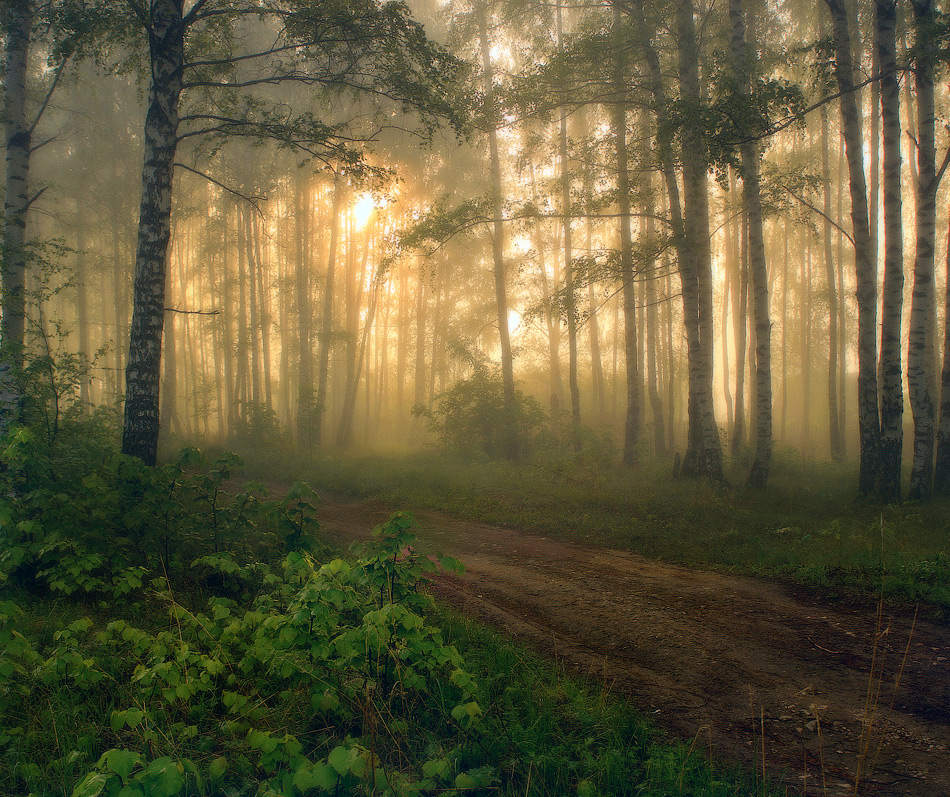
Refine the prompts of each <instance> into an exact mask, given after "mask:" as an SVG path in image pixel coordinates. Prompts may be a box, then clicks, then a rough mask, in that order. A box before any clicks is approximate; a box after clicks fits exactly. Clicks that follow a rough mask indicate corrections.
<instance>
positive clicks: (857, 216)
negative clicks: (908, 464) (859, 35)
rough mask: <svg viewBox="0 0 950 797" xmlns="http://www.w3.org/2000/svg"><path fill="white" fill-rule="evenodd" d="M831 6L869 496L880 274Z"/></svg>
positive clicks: (842, 19) (839, 13) (874, 468)
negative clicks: (848, 211) (878, 282)
mask: <svg viewBox="0 0 950 797" xmlns="http://www.w3.org/2000/svg"><path fill="white" fill-rule="evenodd" d="M825 2H826V3H827V5H828V8H829V9H830V11H831V18H832V29H833V34H834V45H835V77H836V79H837V83H838V89H839V91H840V92H841V99H840V109H841V128H842V138H843V139H844V145H845V153H846V155H847V161H848V175H849V180H848V186H849V191H850V193H851V226H852V238H853V239H854V255H855V267H854V268H855V278H856V282H857V291H856V292H857V301H858V440H859V448H860V469H859V475H858V488H859V489H860V490H861V492H863V493H869V492H873V491H874V490H875V488H876V483H877V476H878V462H879V457H880V447H881V420H880V415H879V409H878V394H877V390H878V386H877V269H876V264H875V263H874V257H873V252H872V248H871V233H870V227H869V221H868V192H867V182H866V180H865V177H864V144H863V139H862V135H861V112H860V109H859V107H858V104H857V102H856V100H855V96H854V90H855V88H854V78H853V67H852V55H851V34H850V31H849V27H848V14H847V9H846V8H845V5H844V3H843V0H825Z"/></svg>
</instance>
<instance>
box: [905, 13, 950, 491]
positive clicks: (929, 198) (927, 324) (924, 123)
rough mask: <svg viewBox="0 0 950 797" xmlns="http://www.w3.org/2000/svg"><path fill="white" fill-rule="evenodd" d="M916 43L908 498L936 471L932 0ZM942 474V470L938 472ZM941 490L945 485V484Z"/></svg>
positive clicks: (918, 16) (927, 487) (920, 18)
mask: <svg viewBox="0 0 950 797" xmlns="http://www.w3.org/2000/svg"><path fill="white" fill-rule="evenodd" d="M913 8H914V22H915V24H916V27H917V30H918V34H917V46H918V48H921V50H922V51H921V52H920V53H919V55H918V62H917V65H916V66H917V68H916V70H915V71H914V82H915V87H916V89H917V222H916V224H917V251H916V255H915V257H914V287H913V292H912V295H911V309H910V335H909V340H908V346H907V380H908V388H909V392H910V407H911V412H912V413H913V415H914V459H913V465H912V467H911V472H910V490H909V492H908V495H909V497H910V498H912V499H926V498H929V497H930V494H931V484H932V482H933V476H934V465H933V462H934V396H933V394H932V392H931V368H932V363H933V359H934V348H935V347H934V239H935V237H936V226H937V174H936V147H935V143H934V128H935V124H936V122H935V107H934V52H933V51H934V41H933V38H932V37H931V36H930V35H929V28H930V26H931V25H932V24H933V22H934V3H933V0H917V2H914V3H913ZM942 475H943V474H942ZM943 489H945V487H944V488H943Z"/></svg>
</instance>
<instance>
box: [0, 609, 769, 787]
mask: <svg viewBox="0 0 950 797" xmlns="http://www.w3.org/2000/svg"><path fill="white" fill-rule="evenodd" d="M0 597H4V598H16V599H17V603H19V604H20V606H22V607H24V609H25V615H24V616H23V617H22V618H21V620H20V622H19V623H18V630H19V632H20V633H21V634H23V636H24V637H25V638H27V639H29V640H30V642H31V643H32V645H33V646H34V648H35V649H36V650H37V651H38V652H40V653H41V655H42V658H44V659H45V662H46V663H44V664H42V665H40V667H39V668H38V672H40V671H42V675H41V676H38V678H37V680H36V681H35V682H34V683H33V684H32V687H31V690H30V701H29V702H30V706H29V708H27V707H26V706H24V707H23V709H22V710H18V711H15V712H13V713H11V714H10V715H8V716H6V717H5V718H3V722H2V723H0V739H2V741H3V744H0V761H2V760H3V759H4V758H6V759H7V760H6V762H5V764H6V766H5V767H0V769H4V768H5V769H6V773H7V774H6V775H4V776H0V784H2V786H3V789H4V792H5V793H9V794H14V793H20V790H21V788H22V787H25V786H26V785H27V784H29V791H30V792H31V793H32V794H37V795H40V794H42V795H64V796H65V795H71V794H76V793H77V792H75V791H74V789H76V787H77V783H79V782H80V780H81V778H82V777H83V775H84V773H86V772H88V771H90V768H91V767H92V765H93V764H94V763H95V762H96V760H97V759H98V758H99V756H100V755H102V754H103V752H104V751H105V750H106V749H109V748H116V747H120V748H123V749H127V750H136V749H139V747H140V746H141V750H140V752H141V753H142V755H143V756H145V757H146V758H151V759H152V760H156V759H158V760H164V759H160V758H159V757H160V756H169V757H170V760H171V762H177V761H185V760H187V761H188V762H189V766H191V765H192V764H193V765H194V766H195V767H196V768H197V769H196V771H200V772H206V771H207V770H208V768H209V766H211V765H213V763H214V762H215V761H220V760H222V757H224V758H226V759H227V775H226V776H225V781H223V782H217V786H215V785H214V782H209V780H208V778H207V776H206V779H205V785H204V786H201V785H200V784H201V782H200V781H199V780H193V779H190V778H188V777H187V773H188V772H189V771H190V770H189V769H188V767H186V768H185V770H184V772H185V775H186V777H185V782H184V784H183V785H182V787H181V791H180V792H171V791H169V792H168V793H169V794H171V793H178V794H181V795H196V794H215V793H218V792H217V791H216V789H217V788H223V787H224V784H225V783H227V786H228V788H227V793H232V794H248V795H250V794H255V793H261V792H260V791H259V790H258V786H257V784H258V778H259V777H260V775H259V771H258V770H257V768H256V767H255V764H254V757H253V755H252V754H251V753H252V751H249V750H248V749H245V748H246V745H241V744H240V739H239V738H232V737H233V734H232V735H229V734H228V733H223V732H222V733H221V735H220V737H218V736H217V735H210V736H209V735H208V734H207V733H201V734H198V735H195V736H193V737H191V738H189V736H188V735H187V734H184V735H183V734H182V731H183V729H184V728H186V727H188V725H187V724H186V723H188V722H196V723H200V719H197V718H196V717H197V716H198V713H197V712H199V711H213V706H214V704H215V701H213V700H210V699H205V700H204V702H203V704H202V705H203V708H201V709H199V708H198V707H197V706H195V708H194V709H193V710H192V712H191V719H190V720H186V721H185V722H184V723H183V722H182V721H181V717H178V716H176V715H175V714H174V712H170V711H167V709H163V707H162V701H161V700H160V699H159V698H158V697H157V696H156V697H154V698H153V699H152V700H145V701H144V702H142V694H141V693H140V692H138V693H137V692H136V690H135V689H134V688H133V687H134V685H133V683H131V682H130V681H129V675H130V672H131V667H130V664H129V663H128V662H127V661H125V660H123V657H122V656H120V655H117V653H116V650H115V649H114V648H113V647H112V646H110V645H109V644H106V643H105V642H104V637H103V636H102V630H103V629H104V628H105V625H106V624H107V623H108V622H110V621H112V620H115V619H116V613H115V612H114V611H112V609H111V607H109V606H106V605H103V604H100V605H90V604H88V603H87V604H82V603H77V602H74V601H64V600H53V599H50V598H44V597H37V596H36V595H26V594H16V593H15V592H10V591H7V592H6V594H5V595H3V596H0ZM87 615H88V616H89V617H90V620H91V623H90V627H89V629H88V631H84V632H82V633H78V634H75V635H73V636H71V637H70V638H72V642H70V644H69V645H68V647H69V650H70V651H75V652H77V653H79V654H81V656H82V658H83V659H85V661H86V662H87V666H88V668H89V670H88V671H89V672H93V671H95V672H96V673H101V674H102V677H101V679H99V680H96V681H95V682H82V681H81V680H79V679H78V678H77V673H75V672H70V673H67V672H66V671H65V665H64V671H63V672H62V673H61V674H60V675H59V676H56V675H54V674H53V670H55V669H56V664H55V662H56V659H57V656H59V657H62V650H63V633H64V631H65V632H67V635H69V634H68V629H69V628H70V627H71V624H75V623H76V622H77V621H78V622H80V623H82V622H85V621H84V619H83V618H85V617H86V616H87ZM427 620H428V622H430V623H432V624H433V625H435V626H438V627H441V629H442V634H443V636H444V639H445V641H446V642H447V643H448V644H453V645H455V646H456V647H457V648H458V649H459V650H460V651H461V652H462V655H463V657H464V659H465V666H466V668H467V670H468V671H469V672H470V673H471V674H472V676H473V677H474V678H475V680H476V682H477V691H476V692H475V695H474V697H475V699H476V700H477V701H478V703H479V704H480V705H481V706H483V707H484V713H483V714H482V716H481V718H480V723H479V727H473V728H470V729H469V730H468V732H467V733H464V734H462V736H461V741H460V738H459V737H458V736H457V735H454V734H453V733H452V732H448V733H447V732H446V728H445V723H444V721H442V720H440V719H439V718H440V717H444V716H445V714H446V713H447V709H448V706H449V705H450V699H449V698H448V697H447V696H443V695H441V694H439V693H438V691H436V692H433V693H432V695H431V696H430V701H429V702H428V703H427V705H426V706H425V707H424V708H423V709H422V710H419V711H417V712H416V713H415V714H414V715H413V716H411V717H404V716H403V717H399V716H398V715H389V714H386V713H385V712H380V713H377V714H376V721H375V722H374V723H372V728H371V730H368V728H367V722H366V718H364V720H363V722H362V727H361V724H360V723H359V722H354V723H353V724H352V727H351V733H354V734H358V735H357V736H356V738H355V741H356V742H357V743H360V742H362V743H363V744H365V745H367V746H369V745H370V744H372V746H373V749H374V750H375V751H376V753H377V754H378V755H380V756H381V757H382V758H384V759H386V758H388V759H390V760H392V759H394V758H399V757H401V756H405V754H406V750H407V749H408V751H409V755H410V756H414V757H416V758H419V759H421V760H426V758H428V760H430V761H431V760H438V756H439V754H440V751H442V750H453V751H454V752H453V753H452V754H451V757H452V761H453V767H454V768H456V769H458V770H460V771H466V772H471V773H474V774H477V773H478V772H479V771H482V770H484V771H490V772H491V773H492V775H491V780H492V785H491V786H490V787H488V788H483V789H475V788H473V789H471V790H463V791H456V790H455V789H454V788H451V787H450V788H442V789H439V790H438V793H443V794H459V795H461V794H473V795H479V794H484V795H512V796H514V795H531V796H533V797H555V796H557V797H560V796H561V795H580V796H581V797H592V796H593V795H618V796H619V795H638V797H659V796H660V795H696V796H697V797H698V796H699V795H705V796H708V797H726V796H727V795H749V794H756V795H759V794H761V795H763V796H765V795H769V794H779V793H781V792H779V791H778V790H777V787H775V786H774V785H773V784H769V783H765V782H763V781H762V780H761V778H760V777H759V776H758V774H749V773H747V772H744V771H743V770H741V769H739V768H738V767H734V766H733V767H730V766H725V765H722V764H720V763H719V762H715V761H713V760H712V759H711V758H710V757H709V756H707V755H706V751H704V750H702V749H700V748H701V745H698V744H695V745H686V744H682V743H678V742H670V741H669V740H667V739H665V738H664V737H663V735H662V734H661V733H660V732H659V731H658V730H657V729H656V728H655V727H654V726H653V725H652V724H651V723H650V722H649V721H648V720H645V719H643V718H642V717H640V716H639V715H638V714H637V713H636V711H635V710H634V709H633V708H632V707H631V706H630V705H629V704H628V703H627V702H626V701H625V700H623V699H620V698H618V697H616V696H614V695H612V694H610V693H609V692H607V691H606V690H605V689H604V687H603V686H602V685H593V686H592V685H591V684H589V683H584V682H582V681H579V680H577V679H574V678H570V677H567V676H566V675H565V674H564V672H563V671H562V670H561V669H560V668H559V667H558V666H557V664H552V663H550V662H546V661H543V660H541V659H539V658H538V657H536V656H535V655H533V654H532V653H531V652H529V651H528V650H526V649H525V648H523V647H521V646H519V645H517V644H514V643H512V642H510V641H508V640H505V639H504V638H502V637H501V636H499V635H497V634H496V633H494V632H493V631H490V630H488V629H486V628H485V627H483V626H481V625H479V624H477V623H473V622H471V621H469V620H467V619H465V618H463V617H461V616H460V615H458V614H456V613H454V612H452V611H451V610H448V609H445V608H441V607H440V608H435V609H433V610H432V612H431V614H430V615H429V617H428V618H427ZM72 627H73V628H75V625H73V626H72ZM138 627H139V628H141V629H143V630H145V631H146V632H148V633H160V632H161V631H162V630H166V629H167V618H163V617H162V614H161V612H155V613H154V614H152V621H147V620H145V618H141V617H140V622H139V624H138ZM229 688H235V687H233V686H231V687H229ZM136 700H138V701H139V702H138V704H139V705H141V707H142V708H143V709H144V710H145V711H146V712H147V714H148V716H149V717H150V723H151V724H150V733H149V734H147V735H146V736H145V738H144V739H143V738H139V737H137V736H136V734H134V733H131V732H130V731H129V730H124V731H121V732H119V731H116V729H115V727H114V726H110V717H112V716H114V715H113V712H115V711H117V710H120V709H123V708H126V707H127V706H128V705H134V704H136ZM295 702H296V698H295V697H294V696H291V695H288V694H284V695H281V697H280V700H279V701H277V702H275V703H274V704H273V705H271V706H269V707H268V710H267V718H266V720H265V719H262V720H260V722H261V727H262V728H263V727H266V728H269V729H270V730H271V731H273V733H274V734H277V733H285V732H287V733H291V734H294V735H296V736H297V737H298V738H300V739H301V740H302V741H303V740H306V746H307V747H308V748H311V749H312V748H320V747H326V744H325V742H321V740H320V739H321V737H322V735H325V734H327V733H333V732H332V731H331V730H330V729H328V728H327V729H321V728H320V727H319V723H314V722H312V721H311V722H310V723H308V722H307V721H306V719H305V717H303V716H302V715H301V714H300V712H299V711H298V710H296V708H297V707H296V706H295ZM443 702H444V703H445V705H442V704H443ZM14 723H15V725H16V731H15V738H4V734H3V726H6V727H10V726H11V725H13V724H14ZM226 724H227V723H222V728H223V727H224V726H225V725H226ZM232 724H233V723H232ZM242 733H243V732H242ZM369 733H371V734H372V743H370V742H369V741H368V740H367V739H368V734H369ZM332 744H333V743H332V742H331V745H330V746H332ZM4 747H6V748H7V750H6V754H2V753H3V748H4ZM14 750H15V751H16V752H15V756H14V758H13V759H10V758H9V756H10V755H11V754H14ZM168 766H171V764H168ZM171 771H172V774H174V770H171ZM242 773H245V774H243V775H242ZM176 777H177V776H176ZM156 782H157V781H156ZM110 785H111V784H110ZM153 787H154V788H157V787H155V786H154V785H153ZM114 788H117V787H113V788H112V789H108V788H107V789H106V790H105V791H103V792H101V793H102V794H107V793H108V794H112V793H113V791H114ZM209 789H210V791H209ZM24 793H25V792H24ZM82 793H83V794H85V793H86V792H82ZM89 793H93V792H92V791H90V792H89ZM130 793H131V792H130ZM156 793H157V792H156ZM162 793H165V792H162ZM222 793H223V792H222ZM264 793H268V794H272V793H273V792H269V791H265V792H264ZM281 793H283V792H281ZM307 793H308V794H311V793H312V794H317V793H323V792H317V791H314V792H307ZM331 793H334V794H337V795H347V794H363V793H367V794H368V793H370V792H369V791H366V792H364V791H363V788H362V787H361V786H360V787H358V788H357V786H356V784H353V785H352V786H351V788H349V789H347V788H344V789H343V790H340V789H339V788H337V790H336V791H335V792H333V791H331ZM373 793H377V792H373ZM379 793H384V792H379ZM397 793H401V792H397ZM409 793H410V792H406V794H409ZM412 793H414V792H412ZM424 793H430V792H428V791H426V792H424ZM432 793H435V792H432ZM287 794H288V795H290V794H293V795H298V794H300V792H298V791H292V792H287Z"/></svg>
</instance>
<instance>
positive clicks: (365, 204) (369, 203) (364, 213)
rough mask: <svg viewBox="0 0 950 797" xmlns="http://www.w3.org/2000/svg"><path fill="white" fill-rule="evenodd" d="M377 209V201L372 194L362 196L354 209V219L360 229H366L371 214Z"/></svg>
mask: <svg viewBox="0 0 950 797" xmlns="http://www.w3.org/2000/svg"><path fill="white" fill-rule="evenodd" d="M375 208H376V200H375V199H373V195H372V194H362V195H361V196H360V198H359V200H358V201H357V203H356V205H355V206H354V207H353V218H354V219H355V221H356V225H357V226H358V227H365V226H366V222H368V221H369V217H370V214H372V212H373V210H374V209H375Z"/></svg>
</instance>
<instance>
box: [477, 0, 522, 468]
mask: <svg viewBox="0 0 950 797" xmlns="http://www.w3.org/2000/svg"><path fill="white" fill-rule="evenodd" d="M476 13H477V14H478V42H479V49H480V52H481V60H482V87H483V90H484V93H485V121H486V126H487V130H486V132H487V133H488V169H489V173H490V177H491V216H492V220H491V249H492V266H493V268H492V273H493V275H494V278H495V306H496V312H497V318H498V340H499V343H500V345H501V379H502V390H503V393H504V402H505V403H504V416H505V417H504V418H502V419H501V422H502V424H503V435H502V437H503V441H504V443H503V444H504V448H505V456H506V457H507V458H508V459H509V460H512V461H516V460H517V459H518V457H519V444H518V430H517V428H516V426H515V371H514V356H513V354H512V351H511V332H510V330H509V328H508V285H507V273H506V272H507V268H506V266H505V225H504V221H503V216H502V214H503V212H504V202H503V196H504V194H503V192H502V184H501V159H500V157H499V154H498V126H499V119H498V97H497V91H496V88H495V70H494V67H493V65H492V60H491V45H490V43H489V40H488V9H487V8H486V3H485V2H484V0H479V2H478V8H477V11H476Z"/></svg>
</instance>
